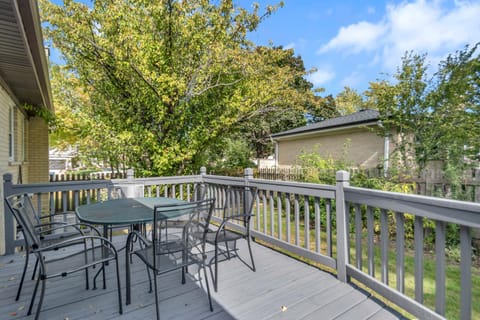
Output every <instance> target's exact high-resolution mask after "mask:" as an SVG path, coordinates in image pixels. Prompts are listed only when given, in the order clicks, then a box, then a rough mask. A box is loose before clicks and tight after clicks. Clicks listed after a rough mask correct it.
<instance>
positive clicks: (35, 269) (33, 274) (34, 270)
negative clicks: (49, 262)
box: [32, 258, 38, 280]
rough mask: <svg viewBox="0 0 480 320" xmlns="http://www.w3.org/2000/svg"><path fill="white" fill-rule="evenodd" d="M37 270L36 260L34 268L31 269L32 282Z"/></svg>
mask: <svg viewBox="0 0 480 320" xmlns="http://www.w3.org/2000/svg"><path fill="white" fill-rule="evenodd" d="M37 268H38V258H37V260H35V266H34V267H33V273H32V280H35V274H36V273H37Z"/></svg>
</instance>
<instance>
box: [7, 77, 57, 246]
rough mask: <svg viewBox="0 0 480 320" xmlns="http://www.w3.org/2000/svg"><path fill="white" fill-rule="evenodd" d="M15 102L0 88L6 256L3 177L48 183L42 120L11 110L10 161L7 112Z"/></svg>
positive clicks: (46, 143) (44, 131) (46, 131)
mask: <svg viewBox="0 0 480 320" xmlns="http://www.w3.org/2000/svg"><path fill="white" fill-rule="evenodd" d="M11 106H15V102H14V101H13V99H12V98H11V97H10V95H9V94H8V93H7V91H6V90H4V88H3V87H2V86H0V176H1V179H2V183H0V254H5V229H4V228H5V210H4V201H3V199H4V192H3V175H4V174H5V173H11V174H12V175H13V182H14V183H36V182H38V183H40V182H48V181H49V176H48V127H47V124H46V123H45V121H44V120H43V119H42V118H38V117H33V118H28V119H27V117H26V116H25V115H24V114H23V113H22V112H21V110H20V109H19V108H18V107H15V108H14V123H15V127H14V128H15V130H14V160H13V161H10V159H9V138H8V133H9V109H10V107H11Z"/></svg>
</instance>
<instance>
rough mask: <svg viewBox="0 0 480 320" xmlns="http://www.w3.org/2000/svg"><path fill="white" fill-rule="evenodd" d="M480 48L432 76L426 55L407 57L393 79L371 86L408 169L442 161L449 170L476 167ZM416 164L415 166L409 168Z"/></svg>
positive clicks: (453, 58)
mask: <svg viewBox="0 0 480 320" xmlns="http://www.w3.org/2000/svg"><path fill="white" fill-rule="evenodd" d="M477 48H478V45H476V46H474V47H472V48H469V47H468V46H467V47H465V49H464V50H461V51H458V52H456V53H455V54H452V55H449V56H448V57H447V58H446V59H445V60H444V61H442V62H441V63H440V64H439V67H438V72H437V73H435V74H434V76H433V77H432V78H431V79H428V78H427V65H426V63H425V59H426V55H418V54H414V53H407V54H406V55H405V56H404V58H403V60H402V66H401V68H400V69H399V70H398V71H397V73H396V74H395V76H394V80H395V81H394V83H390V82H389V81H387V80H383V81H380V82H374V83H371V84H370V90H369V91H367V93H366V95H367V96H368V98H369V101H368V103H369V104H370V105H374V106H377V108H378V110H379V111H380V113H381V121H382V124H383V127H384V130H383V131H382V132H381V134H388V133H390V132H397V133H398V134H399V139H398V141H396V142H397V146H398V149H397V151H398V154H399V155H400V159H401V160H402V163H403V165H404V166H405V165H409V163H411V162H413V163H414V164H415V166H417V168H418V169H419V170H421V169H423V168H425V166H426V165H427V164H428V162H429V161H432V160H440V161H442V162H443V163H444V166H445V169H446V172H456V174H454V175H457V176H458V174H459V170H463V169H464V168H465V167H466V166H468V165H471V164H473V163H474V161H473V160H474V159H475V158H476V156H477V154H478V152H479V150H480V122H479V119H480V112H479V111H480V108H479V101H480V90H479V85H480V58H479V55H478V52H477ZM409 166H410V165H409Z"/></svg>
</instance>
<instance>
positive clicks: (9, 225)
mask: <svg viewBox="0 0 480 320" xmlns="http://www.w3.org/2000/svg"><path fill="white" fill-rule="evenodd" d="M12 180H13V176H12V174H11V173H5V174H4V175H3V196H4V197H8V196H9V195H12V194H13V183H12ZM2 200H3V199H2ZM3 219H4V221H5V226H4V228H5V229H4V233H5V254H13V253H15V246H14V242H15V233H14V231H15V225H14V223H13V214H12V213H11V212H10V209H9V208H8V205H7V202H6V201H4V200H3Z"/></svg>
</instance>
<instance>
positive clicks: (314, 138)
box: [278, 128, 384, 168]
mask: <svg viewBox="0 0 480 320" xmlns="http://www.w3.org/2000/svg"><path fill="white" fill-rule="evenodd" d="M345 145H347V147H346V148H345V147H344V146H345ZM344 150H346V152H345V155H344ZM313 151H318V153H319V154H320V155H321V156H322V157H323V158H329V157H331V158H333V159H337V160H346V161H348V162H350V163H352V164H353V165H355V166H358V167H362V168H372V167H376V166H377V165H378V164H380V163H382V160H383V157H384V139H383V138H382V137H380V136H377V135H376V134H375V133H374V132H372V131H371V130H369V129H367V128H356V129H349V130H344V131H340V130H338V131H331V132H328V133H317V134H312V135H304V136H298V137H296V138H291V139H288V140H287V139H285V140H283V139H282V140H280V141H278V165H279V166H292V165H295V163H296V159H297V156H298V155H300V154H301V153H302V152H307V153H308V152H313ZM344 156H345V158H344Z"/></svg>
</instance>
